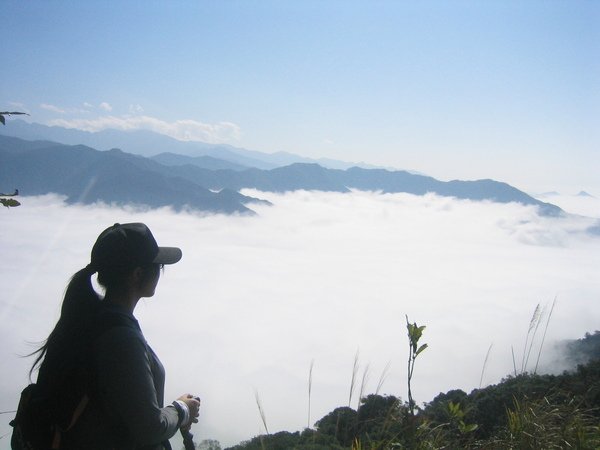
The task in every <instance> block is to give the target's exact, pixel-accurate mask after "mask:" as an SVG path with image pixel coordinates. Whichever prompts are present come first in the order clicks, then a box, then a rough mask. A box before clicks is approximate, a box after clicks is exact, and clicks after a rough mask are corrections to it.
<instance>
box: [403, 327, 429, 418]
mask: <svg viewBox="0 0 600 450" xmlns="http://www.w3.org/2000/svg"><path fill="white" fill-rule="evenodd" d="M406 329H407V331H408V345H409V351H408V409H409V412H410V415H411V416H414V415H415V406H416V403H415V400H414V399H413V396H412V390H411V382H412V377H413V373H414V370H415V361H416V359H417V356H419V355H420V354H421V353H422V352H423V350H425V349H426V348H427V344H421V345H419V340H420V339H421V337H422V336H423V330H425V325H422V326H418V325H417V323H416V322H415V323H410V322H409V321H408V316H406Z"/></svg>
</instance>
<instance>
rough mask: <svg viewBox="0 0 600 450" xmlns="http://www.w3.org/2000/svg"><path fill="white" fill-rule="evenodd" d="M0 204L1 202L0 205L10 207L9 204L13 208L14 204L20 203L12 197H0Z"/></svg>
mask: <svg viewBox="0 0 600 450" xmlns="http://www.w3.org/2000/svg"><path fill="white" fill-rule="evenodd" d="M0 204H2V206H6V207H7V208H10V207H11V206H12V207H13V208H14V207H15V206H19V205H20V203H19V202H18V201H16V200H15V199H14V198H0Z"/></svg>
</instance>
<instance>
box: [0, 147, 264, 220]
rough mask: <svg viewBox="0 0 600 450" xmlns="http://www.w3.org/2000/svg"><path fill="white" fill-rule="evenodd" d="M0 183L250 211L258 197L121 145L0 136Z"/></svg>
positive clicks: (35, 190) (78, 196)
mask: <svg viewBox="0 0 600 450" xmlns="http://www.w3.org/2000/svg"><path fill="white" fill-rule="evenodd" d="M0 183H2V186H14V187H18V189H19V191H20V193H21V194H22V195H39V194H46V193H49V192H53V193H57V194H62V195H65V196H66V197H67V201H68V202H71V203H75V202H80V203H93V202H96V201H103V202H107V203H116V204H138V205H148V206H151V207H161V206H172V207H175V208H183V207H189V208H193V209H198V210H203V211H210V212H221V213H252V211H251V210H250V209H248V208H247V207H246V206H245V205H244V204H245V203H250V202H252V201H259V200H257V199H253V198H251V197H246V196H243V195H241V194H239V193H238V192H237V191H231V190H228V189H225V190H222V191H221V192H218V193H216V192H211V191H210V190H209V189H207V188H205V187H202V186H200V185H198V184H197V183H194V182H192V181H190V180H186V179H184V178H181V177H178V176H176V175H173V174H170V173H169V172H168V168H167V167H166V166H164V165H162V164H159V163H157V162H155V161H152V160H150V159H148V158H144V157H141V156H136V155H131V154H128V153H124V152H122V151H121V150H116V149H114V150H109V151H98V150H94V149H92V148H89V147H86V146H83V145H75V146H67V145H63V144H55V143H49V142H40V141H37V142H28V141H23V140H21V139H17V138H11V137H7V136H0Z"/></svg>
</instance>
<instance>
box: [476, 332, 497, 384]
mask: <svg viewBox="0 0 600 450" xmlns="http://www.w3.org/2000/svg"><path fill="white" fill-rule="evenodd" d="M493 346H494V343H493V342H492V343H491V344H490V347H489V348H488V351H487V353H486V354H485V359H484V360H483V367H482V368H481V377H479V389H481V384H482V383H483V374H484V373H485V367H486V366H487V362H488V359H489V357H490V352H491V351H492V347H493Z"/></svg>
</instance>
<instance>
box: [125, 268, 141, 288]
mask: <svg viewBox="0 0 600 450" xmlns="http://www.w3.org/2000/svg"><path fill="white" fill-rule="evenodd" d="M129 279H130V280H131V285H132V286H136V287H137V286H139V285H140V284H141V283H142V280H143V279H144V269H142V268H141V267H136V268H135V269H133V271H132V272H131V276H130V277H129Z"/></svg>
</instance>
